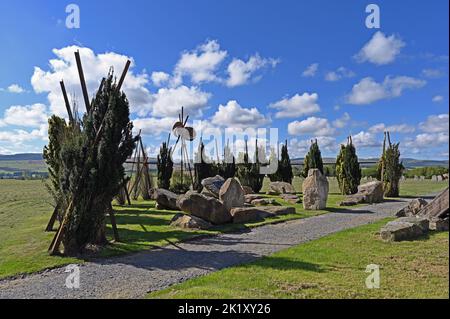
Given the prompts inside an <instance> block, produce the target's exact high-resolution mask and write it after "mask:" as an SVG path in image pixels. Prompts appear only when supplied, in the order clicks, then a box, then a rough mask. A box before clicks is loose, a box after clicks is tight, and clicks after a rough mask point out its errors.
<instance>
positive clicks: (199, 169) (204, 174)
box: [194, 140, 216, 191]
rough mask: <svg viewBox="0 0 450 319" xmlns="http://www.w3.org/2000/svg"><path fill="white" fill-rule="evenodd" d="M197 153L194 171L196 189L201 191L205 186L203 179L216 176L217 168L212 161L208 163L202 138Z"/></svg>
mask: <svg viewBox="0 0 450 319" xmlns="http://www.w3.org/2000/svg"><path fill="white" fill-rule="evenodd" d="M196 155H197V156H196V160H195V163H194V171H195V183H194V187H195V189H196V190H198V191H201V190H202V188H203V186H202V180H204V179H205V178H208V177H212V176H214V175H215V173H216V170H215V169H214V165H213V164H212V163H208V162H209V160H208V158H207V156H206V154H205V144H203V141H202V140H200V144H199V146H198V152H197V154H196Z"/></svg>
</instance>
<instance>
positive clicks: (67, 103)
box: [59, 80, 74, 123]
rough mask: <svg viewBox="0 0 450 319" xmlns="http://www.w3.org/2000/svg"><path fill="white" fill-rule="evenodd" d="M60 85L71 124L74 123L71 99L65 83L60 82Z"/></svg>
mask: <svg viewBox="0 0 450 319" xmlns="http://www.w3.org/2000/svg"><path fill="white" fill-rule="evenodd" d="M59 85H60V86H61V91H62V94H63V97H64V104H65V105H66V110H67V114H68V115H69V122H70V123H73V122H74V119H73V114H72V109H71V108H70V103H69V98H68V97H67V92H66V86H65V85H64V81H62V80H61V81H60V82H59Z"/></svg>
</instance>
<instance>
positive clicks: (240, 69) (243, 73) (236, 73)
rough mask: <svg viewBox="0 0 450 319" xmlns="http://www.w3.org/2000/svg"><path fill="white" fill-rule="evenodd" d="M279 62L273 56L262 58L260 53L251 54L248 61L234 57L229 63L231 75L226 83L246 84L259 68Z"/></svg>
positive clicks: (230, 84)
mask: <svg viewBox="0 0 450 319" xmlns="http://www.w3.org/2000/svg"><path fill="white" fill-rule="evenodd" d="M278 63H279V61H278V60H275V59H272V58H270V59H267V58H261V57H260V56H259V54H255V55H253V56H251V57H250V58H249V59H248V61H247V62H245V61H243V60H241V59H233V61H232V62H231V63H230V64H229V65H228V69H227V71H228V75H229V77H228V79H227V80H226V85H227V86H229V87H235V86H238V85H244V84H246V83H248V81H249V80H250V79H251V78H252V76H253V74H254V72H256V71H257V70H260V69H262V68H265V67H267V66H271V67H275V66H276V65H277V64H278Z"/></svg>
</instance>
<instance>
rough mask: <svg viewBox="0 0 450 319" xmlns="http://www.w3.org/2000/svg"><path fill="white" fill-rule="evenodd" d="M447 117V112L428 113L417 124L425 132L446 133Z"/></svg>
mask: <svg viewBox="0 0 450 319" xmlns="http://www.w3.org/2000/svg"><path fill="white" fill-rule="evenodd" d="M448 125H449V118H448V114H439V115H430V116H428V118H427V119H426V120H425V121H424V122H422V123H420V124H419V127H420V129H421V130H422V131H423V132H426V133H441V132H447V133H448Z"/></svg>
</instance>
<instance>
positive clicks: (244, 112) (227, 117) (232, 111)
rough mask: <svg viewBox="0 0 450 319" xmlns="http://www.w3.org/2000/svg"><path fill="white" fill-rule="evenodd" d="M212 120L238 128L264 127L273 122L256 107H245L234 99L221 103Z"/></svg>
mask: <svg viewBox="0 0 450 319" xmlns="http://www.w3.org/2000/svg"><path fill="white" fill-rule="evenodd" d="M211 121H212V123H213V124H215V125H218V126H223V127H227V126H228V127H238V128H248V127H262V126H264V125H266V124H268V123H270V122H271V121H270V119H268V118H266V117H265V116H264V115H263V114H261V113H260V112H259V111H258V109H257V108H256V107H253V108H244V107H242V106H240V105H239V103H238V102H237V101H234V100H232V101H228V103H227V104H226V105H219V109H218V111H217V112H216V113H215V114H214V116H213V117H212V120H211Z"/></svg>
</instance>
